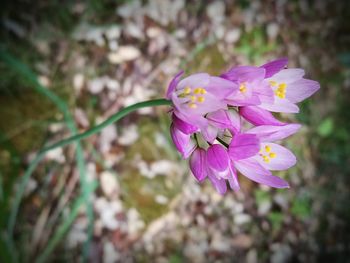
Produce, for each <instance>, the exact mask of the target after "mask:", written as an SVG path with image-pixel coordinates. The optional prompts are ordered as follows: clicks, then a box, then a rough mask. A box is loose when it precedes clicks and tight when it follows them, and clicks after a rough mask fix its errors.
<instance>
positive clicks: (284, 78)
mask: <svg viewBox="0 0 350 263" xmlns="http://www.w3.org/2000/svg"><path fill="white" fill-rule="evenodd" d="M304 75H305V72H304V70H303V69H301V68H289V69H282V70H281V71H280V72H278V73H277V74H275V75H273V76H272V77H271V78H269V80H273V81H276V82H277V83H286V84H289V83H293V82H294V81H297V80H299V79H301V78H302V77H303V76H304Z"/></svg>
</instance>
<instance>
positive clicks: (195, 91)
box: [193, 88, 202, 94]
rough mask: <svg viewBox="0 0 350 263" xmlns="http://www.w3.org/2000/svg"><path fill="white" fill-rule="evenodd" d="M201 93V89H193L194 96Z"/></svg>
mask: <svg viewBox="0 0 350 263" xmlns="http://www.w3.org/2000/svg"><path fill="white" fill-rule="evenodd" d="M201 92H202V88H195V89H194V91H193V93H194V94H200V93H201Z"/></svg>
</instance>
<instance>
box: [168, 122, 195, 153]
mask: <svg viewBox="0 0 350 263" xmlns="http://www.w3.org/2000/svg"><path fill="white" fill-rule="evenodd" d="M170 135H171V139H172V140H173V143H174V145H175V147H176V149H177V150H178V151H179V152H180V153H181V155H182V157H183V158H184V159H187V158H188V157H189V156H190V155H191V154H192V152H193V151H194V150H195V149H196V147H197V144H196V143H195V142H194V141H193V139H192V138H191V136H190V135H188V134H185V133H183V132H182V131H181V130H179V129H178V128H176V126H175V125H174V123H172V124H171V126H170Z"/></svg>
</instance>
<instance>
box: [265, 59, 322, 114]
mask: <svg viewBox="0 0 350 263" xmlns="http://www.w3.org/2000/svg"><path fill="white" fill-rule="evenodd" d="M286 63H287V60H286V59H279V60H275V61H272V62H269V63H267V64H265V65H263V66H261V68H263V69H265V70H266V74H265V80H266V81H268V82H269V84H270V87H271V88H272V90H273V93H274V100H273V102H272V103H271V102H266V101H264V102H262V103H261V104H260V105H259V107H261V108H263V109H266V110H268V111H273V112H289V113H298V112H299V108H298V106H297V105H296V103H298V102H301V101H303V100H304V99H306V98H308V97H310V96H311V95H313V94H314V93H315V92H316V91H317V90H319V88H320V85H319V83H318V82H316V81H314V80H309V79H304V78H303V76H304V74H305V73H304V70H303V69H300V68H291V69H283V68H284V66H285V65H286Z"/></svg>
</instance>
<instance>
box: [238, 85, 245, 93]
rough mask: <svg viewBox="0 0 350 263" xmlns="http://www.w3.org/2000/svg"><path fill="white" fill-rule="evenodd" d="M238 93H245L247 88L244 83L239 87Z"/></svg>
mask: <svg viewBox="0 0 350 263" xmlns="http://www.w3.org/2000/svg"><path fill="white" fill-rule="evenodd" d="M239 91H240V92H242V93H244V92H246V91H247V87H246V85H245V84H244V83H242V84H241V85H239Z"/></svg>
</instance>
